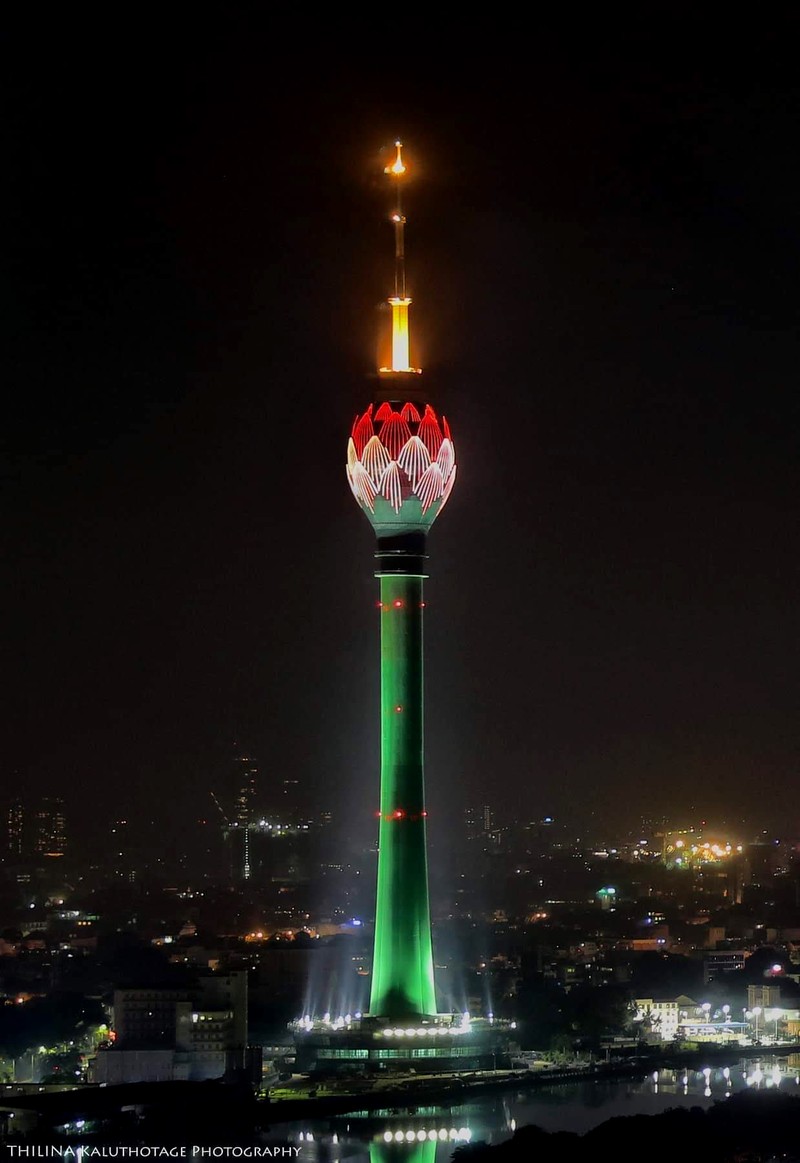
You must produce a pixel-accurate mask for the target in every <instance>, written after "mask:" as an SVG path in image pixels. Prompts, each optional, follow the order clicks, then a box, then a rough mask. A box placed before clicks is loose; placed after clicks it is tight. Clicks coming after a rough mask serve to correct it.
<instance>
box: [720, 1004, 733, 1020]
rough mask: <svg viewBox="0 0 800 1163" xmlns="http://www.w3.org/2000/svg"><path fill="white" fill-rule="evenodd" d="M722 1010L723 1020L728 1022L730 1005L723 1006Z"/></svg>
mask: <svg viewBox="0 0 800 1163" xmlns="http://www.w3.org/2000/svg"><path fill="white" fill-rule="evenodd" d="M722 1012H723V1014H724V1015H725V1021H726V1022H729V1021H730V1020H731V1007H730V1006H723V1007H722Z"/></svg>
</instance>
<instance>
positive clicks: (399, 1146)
mask: <svg viewBox="0 0 800 1163" xmlns="http://www.w3.org/2000/svg"><path fill="white" fill-rule="evenodd" d="M450 1146H451V1148H452V1146H453V1144H452V1143H451V1144H450ZM435 1159H436V1143H435V1142H432V1141H431V1140H430V1139H425V1140H424V1142H422V1143H420V1142H419V1141H417V1142H415V1143H409V1142H407V1141H406V1142H405V1143H397V1142H395V1143H386V1142H384V1143H381V1142H379V1141H376V1140H373V1141H372V1142H371V1143H370V1145H369V1160H370V1163H434V1160H435Z"/></svg>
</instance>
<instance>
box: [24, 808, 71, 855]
mask: <svg viewBox="0 0 800 1163" xmlns="http://www.w3.org/2000/svg"><path fill="white" fill-rule="evenodd" d="M66 831H67V828H66V821H65V819H64V801H63V800H62V799H60V798H59V797H58V796H45V797H44V798H43V799H41V800H39V803H38V804H37V806H36V808H35V810H34V812H33V818H32V833H33V835H32V843H33V852H34V854H35V855H37V856H47V857H58V856H63V855H64V854H65V852H66V846H67V838H66Z"/></svg>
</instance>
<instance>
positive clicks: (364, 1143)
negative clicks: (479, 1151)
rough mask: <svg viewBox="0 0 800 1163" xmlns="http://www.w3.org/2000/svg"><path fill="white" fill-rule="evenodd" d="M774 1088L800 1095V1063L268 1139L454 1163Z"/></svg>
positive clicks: (360, 1156) (331, 1158) (536, 1093)
mask: <svg viewBox="0 0 800 1163" xmlns="http://www.w3.org/2000/svg"><path fill="white" fill-rule="evenodd" d="M774 1087H780V1088H781V1089H783V1090H790V1092H791V1093H797V1094H798V1095H800V1060H798V1058H797V1056H795V1057H793V1058H791V1059H787V1058H783V1059H779V1058H769V1057H764V1058H762V1059H760V1060H753V1059H751V1060H749V1061H747V1060H743V1061H741V1062H739V1063H737V1064H735V1065H731V1066H724V1067H722V1066H720V1067H706V1068H705V1069H702V1070H687V1069H685V1068H681V1069H679V1070H672V1069H660V1070H656V1071H652V1072H651V1073H649V1074H647V1075H646V1076H644V1077H642V1078H633V1079H622V1080H618V1081H590V1080H587V1081H583V1082H576V1083H571V1084H569V1085H564V1086H557V1087H553V1088H551V1089H542V1090H518V1089H517V1090H515V1089H513V1088H512V1089H509V1090H508V1091H504V1092H502V1093H495V1094H494V1095H491V1096H487V1097H486V1098H482V1099H472V1100H471V1101H468V1102H464V1103H460V1104H458V1105H454V1106H418V1107H411V1108H407V1109H403V1110H400V1109H395V1108H393V1109H392V1110H391V1111H390V1110H384V1111H369V1112H367V1111H361V1112H355V1113H351V1114H348V1115H340V1116H338V1117H337V1118H332V1119H325V1120H322V1119H320V1120H317V1121H313V1122H312V1121H309V1122H306V1123H286V1124H281V1125H278V1126H276V1127H274V1129H273V1130H272V1132H271V1133H270V1134H269V1135H268V1137H267V1139H268V1141H270V1142H275V1143H281V1144H283V1145H287V1144H289V1145H291V1146H296V1147H299V1148H300V1154H299V1156H298V1159H299V1163H338V1161H339V1160H342V1161H343V1160H347V1161H348V1163H361V1161H362V1160H363V1161H364V1163H367V1161H368V1163H446V1161H448V1160H450V1158H451V1156H452V1152H453V1148H454V1147H456V1146H458V1145H460V1144H462V1143H468V1142H478V1141H480V1140H483V1141H485V1142H488V1143H499V1142H501V1141H502V1140H503V1139H507V1138H509V1137H510V1136H511V1135H512V1134H513V1133H514V1130H515V1129H516V1128H517V1127H523V1126H527V1125H529V1124H531V1123H535V1124H537V1125H538V1126H540V1127H543V1128H544V1129H545V1130H547V1131H577V1132H578V1133H579V1134H583V1133H584V1132H586V1131H588V1130H589V1129H590V1128H591V1127H594V1126H596V1125H597V1124H598V1123H602V1122H604V1121H605V1120H606V1119H610V1118H614V1117H616V1116H618V1115H635V1114H657V1113H658V1112H659V1111H664V1110H667V1109H669V1108H670V1107H676V1106H699V1107H703V1108H707V1107H709V1106H711V1105H712V1104H713V1103H714V1102H717V1101H724V1100H725V1099H726V1098H728V1097H729V1096H730V1095H731V1094H734V1093H736V1092H737V1091H740V1090H745V1089H764V1090H767V1089H772V1088H774Z"/></svg>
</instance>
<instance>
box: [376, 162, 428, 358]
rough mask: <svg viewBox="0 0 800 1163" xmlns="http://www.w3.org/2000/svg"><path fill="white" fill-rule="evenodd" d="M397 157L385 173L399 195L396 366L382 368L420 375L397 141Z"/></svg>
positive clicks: (394, 302) (394, 310)
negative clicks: (413, 343)
mask: <svg viewBox="0 0 800 1163" xmlns="http://www.w3.org/2000/svg"><path fill="white" fill-rule="evenodd" d="M394 144H395V148H396V150H397V156H396V157H395V159H394V161H393V162H392V164H391V165H390V166H386V169H385V170H384V173H386V174H388V175H389V177H390V178H392V180H393V181H394V182H395V184H396V187H397V196H396V199H395V208H394V210H393V211H392V216H391V217H392V222H393V223H394V294H393V295H392V296H391V298H390V299H389V305H390V307H391V308H392V366H391V367H382V368H381V369H380V370H381V371H382V372H418V371H419V370H420V369H419V368H416V367H412V366H411V357H410V334H409V323H408V309H409V307H410V306H411V300H410V298H409V297H408V295H407V293H406V255H405V233H404V228H405V224H406V220H405V216H404V215H403V198H402V186H401V181H402V178H403V177H404V175H405V173H406V166H405V163H404V162H403V143H402V142H401V141H396V142H395V143H394Z"/></svg>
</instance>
